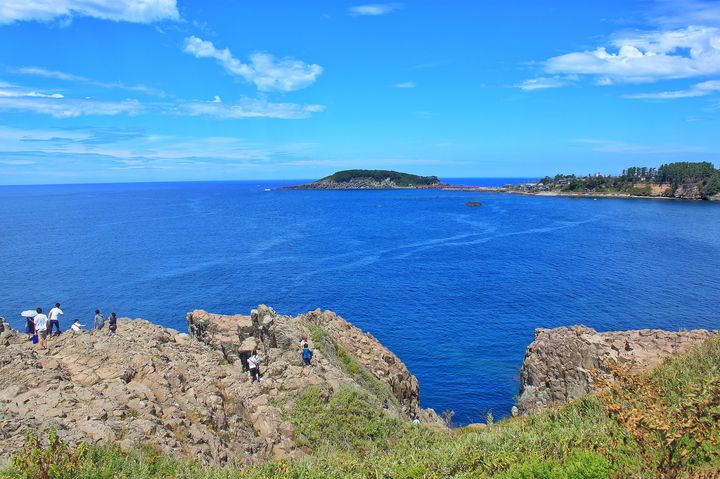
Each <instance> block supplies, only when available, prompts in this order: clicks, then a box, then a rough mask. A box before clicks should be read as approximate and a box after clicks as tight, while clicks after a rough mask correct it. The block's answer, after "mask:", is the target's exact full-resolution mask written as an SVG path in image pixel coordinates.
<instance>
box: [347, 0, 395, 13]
mask: <svg viewBox="0 0 720 479" xmlns="http://www.w3.org/2000/svg"><path fill="white" fill-rule="evenodd" d="M400 8H402V3H372V4H368V5H356V6H354V7H350V14H351V15H354V16H378V15H386V14H388V13H392V12H394V11H396V10H399V9H400Z"/></svg>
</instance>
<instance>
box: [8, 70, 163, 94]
mask: <svg viewBox="0 0 720 479" xmlns="http://www.w3.org/2000/svg"><path fill="white" fill-rule="evenodd" d="M11 71H12V72H13V73H19V74H22V75H33V76H40V77H44V78H54V79H56V80H62V81H67V82H73V83H83V84H86V85H92V86H97V87H100V88H107V89H117V90H127V91H133V92H138V93H145V94H148V95H154V96H159V97H164V96H167V93H165V92H164V91H162V90H161V89H159V88H153V87H149V86H146V85H126V84H124V83H122V82H103V81H98V80H93V79H91V78H86V77H83V76H79V75H73V74H71V73H65V72H61V71H55V70H47V69H45V68H40V67H21V68H14V69H12V70H11Z"/></svg>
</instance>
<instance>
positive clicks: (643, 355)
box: [517, 326, 717, 414]
mask: <svg viewBox="0 0 720 479" xmlns="http://www.w3.org/2000/svg"><path fill="white" fill-rule="evenodd" d="M714 334H717V332H713V331H706V330H695V331H686V332H670V331H663V330H655V329H642V330H637V331H618V332H606V333H598V332H597V331H595V330H594V329H591V328H587V327H584V326H572V327H569V328H555V329H538V330H536V332H535V341H533V342H532V344H530V346H529V347H528V348H527V350H526V352H525V360H524V361H523V365H522V370H521V372H520V397H519V399H518V401H517V413H519V414H528V413H533V412H537V411H540V410H542V409H544V408H547V407H549V406H552V405H556V404H561V403H565V402H568V401H571V400H572V399H575V398H578V397H580V396H582V395H585V394H587V393H589V392H591V391H593V382H592V374H593V370H597V371H598V372H600V373H602V372H604V371H606V368H605V363H606V361H607V360H614V361H618V362H623V363H626V364H628V365H630V366H632V367H633V368H634V369H636V370H642V369H646V368H649V367H652V366H655V365H657V364H659V363H660V362H661V361H662V360H663V358H665V357H667V356H670V355H671V354H677V353H682V352H685V351H687V350H688V349H690V348H691V347H692V346H693V345H695V344H698V343H699V342H702V341H705V340H707V339H709V338H710V337H712V336H713V335H714Z"/></svg>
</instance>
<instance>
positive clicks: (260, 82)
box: [184, 36, 323, 91]
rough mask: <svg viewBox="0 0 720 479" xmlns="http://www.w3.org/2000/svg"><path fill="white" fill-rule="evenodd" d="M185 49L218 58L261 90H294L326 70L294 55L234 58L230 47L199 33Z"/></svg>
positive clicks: (226, 66)
mask: <svg viewBox="0 0 720 479" xmlns="http://www.w3.org/2000/svg"><path fill="white" fill-rule="evenodd" d="M184 51H185V52H186V53H189V54H191V55H194V56H195V57H196V58H214V59H215V60H217V61H218V63H220V64H221V65H222V66H223V67H224V68H225V70H227V71H228V72H229V73H231V74H233V75H239V76H241V77H243V78H244V79H245V80H247V81H249V82H251V83H254V84H255V86H256V87H257V88H258V90H260V91H294V90H300V89H302V88H305V87H307V86H309V85H311V84H313V83H314V82H315V80H316V79H317V77H318V76H319V75H320V74H321V73H322V71H323V69H322V67H321V66H320V65H315V64H307V63H305V62H302V61H300V60H294V59H291V58H282V59H277V58H275V56H273V55H271V54H269V53H253V54H251V55H250V63H243V62H241V61H240V60H238V59H236V58H234V57H233V55H232V53H231V52H230V50H229V49H227V48H224V49H222V50H220V49H217V48H215V45H213V43H212V42H210V41H207V40H203V39H201V38H198V37H196V36H191V37H187V38H186V39H185V47H184Z"/></svg>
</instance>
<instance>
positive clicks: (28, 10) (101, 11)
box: [0, 0, 180, 24]
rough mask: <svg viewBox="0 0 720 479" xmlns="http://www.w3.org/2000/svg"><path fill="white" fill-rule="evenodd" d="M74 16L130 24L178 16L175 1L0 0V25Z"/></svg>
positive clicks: (170, 18)
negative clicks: (0, 0)
mask: <svg viewBox="0 0 720 479" xmlns="http://www.w3.org/2000/svg"><path fill="white" fill-rule="evenodd" d="M75 15H77V16H86V17H95V18H101V19H104V20H113V21H124V22H134V23H152V22H155V21H159V20H178V19H179V18H180V14H179V13H178V10H177V5H176V0H3V1H2V2H1V3H0V24H2V23H13V22H16V21H25V20H39V21H50V20H53V19H55V18H58V17H64V18H69V17H72V16H75Z"/></svg>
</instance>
